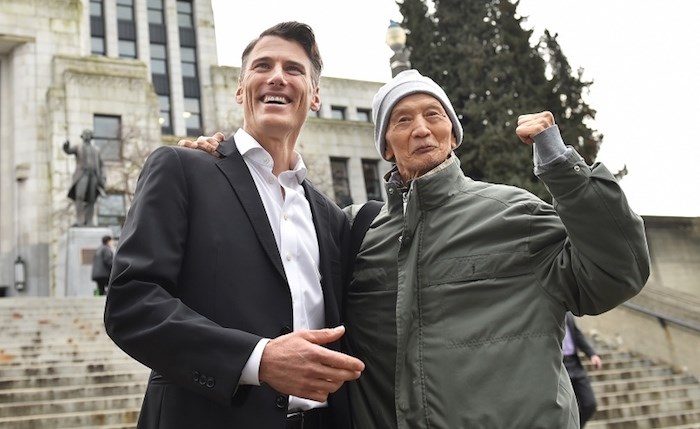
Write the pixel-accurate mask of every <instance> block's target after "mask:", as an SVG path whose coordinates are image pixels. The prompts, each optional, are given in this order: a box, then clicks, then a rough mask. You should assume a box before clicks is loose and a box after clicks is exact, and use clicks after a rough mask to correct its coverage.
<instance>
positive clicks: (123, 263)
mask: <svg viewBox="0 0 700 429" xmlns="http://www.w3.org/2000/svg"><path fill="white" fill-rule="evenodd" d="M182 162H183V161H182V160H181V159H180V155H179V154H178V152H177V151H176V150H174V149H173V148H169V147H163V148H159V149H157V150H156V151H154V152H153V153H152V154H151V155H150V156H149V157H148V159H147V161H146V163H145V165H144V167H143V170H142V172H141V174H140V176H139V180H138V184H137V187H136V192H135V196H134V200H133V202H132V206H131V208H130V210H129V213H128V215H127V219H126V221H125V223H124V227H123V229H122V234H121V237H120V243H119V247H118V249H117V251H116V253H115V257H114V264H113V269H112V276H111V280H110V285H109V292H108V296H107V302H106V306H105V314H104V321H105V327H106V330H107V333H108V334H109V336H110V337H111V338H112V339H113V340H114V342H115V343H116V344H117V345H118V346H119V347H121V348H122V349H123V350H124V351H125V352H126V353H128V354H129V355H131V356H132V357H133V358H135V359H136V360H138V361H139V362H141V363H143V364H144V365H146V366H148V367H150V368H152V369H153V370H155V371H156V372H157V373H159V374H160V375H162V376H163V377H164V378H165V379H167V380H168V382H173V383H177V384H179V385H182V386H184V387H186V388H188V389H191V390H193V391H195V392H197V393H199V394H202V395H206V396H209V397H211V398H212V399H214V400H217V401H219V402H221V403H226V404H229V403H230V401H231V397H232V395H233V393H234V392H235V390H236V388H237V385H238V380H239V377H240V373H241V370H242V368H243V366H244V365H245V362H246V360H247V359H248V356H249V355H250V353H251V351H252V350H253V348H254V347H255V344H256V343H257V342H258V340H259V339H260V337H258V336H256V335H252V334H250V333H247V332H243V331H240V330H236V329H228V328H224V327H222V326H220V325H218V324H217V323H214V322H213V321H212V320H210V319H208V318H206V317H204V316H202V315H201V314H199V313H198V312H196V311H194V310H193V309H192V308H190V307H189V306H187V305H185V303H183V301H182V300H181V299H179V298H178V294H179V293H180V292H181V291H180V290H179V288H180V287H181V285H180V283H179V282H180V272H181V269H182V266H183V264H185V263H186V262H187V261H186V260H185V250H186V245H187V237H188V236H187V233H188V228H190V227H191V225H189V220H188V210H189V208H190V207H189V204H188V201H189V195H188V193H189V192H190V191H189V189H188V183H187V179H186V175H185V174H184V173H183V168H182ZM185 162H194V161H189V160H188V161H185ZM207 287H208V285H201V289H202V293H204V289H205V288H207ZM202 381H204V382H202Z"/></svg>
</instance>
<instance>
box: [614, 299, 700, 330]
mask: <svg viewBox="0 0 700 429" xmlns="http://www.w3.org/2000/svg"><path fill="white" fill-rule="evenodd" d="M622 306H623V307H627V308H629V309H631V310H635V311H638V312H640V313H644V314H646V315H647V316H652V317H655V318H657V319H658V320H659V323H661V324H662V325H663V326H665V325H666V323H667V322H668V323H673V324H674V325H678V326H681V327H683V328H685V329H689V330H691V331H695V332H700V326H698V325H696V324H694V323H691V322H686V321H685V320H681V319H678V318H676V317H672V316H667V315H665V314H661V313H659V312H656V311H654V310H650V309H648V308H646V307H642V306H641V305H638V304H634V303H631V302H624V303H622Z"/></svg>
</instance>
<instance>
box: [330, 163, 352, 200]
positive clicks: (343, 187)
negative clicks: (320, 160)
mask: <svg viewBox="0 0 700 429" xmlns="http://www.w3.org/2000/svg"><path fill="white" fill-rule="evenodd" d="M331 175H332V176H333V193H334V194H335V203H336V204H338V206H340V207H346V206H349V205H350V204H352V197H351V196H350V178H349V176H348V160H347V158H331Z"/></svg>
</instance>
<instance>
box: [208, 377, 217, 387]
mask: <svg viewBox="0 0 700 429" xmlns="http://www.w3.org/2000/svg"><path fill="white" fill-rule="evenodd" d="M215 384H216V382H215V381H214V377H209V378H207V387H208V388H210V389H211V388H212V387H214V385H215Z"/></svg>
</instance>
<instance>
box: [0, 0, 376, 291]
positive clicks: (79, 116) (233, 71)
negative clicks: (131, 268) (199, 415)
mask: <svg viewBox="0 0 700 429" xmlns="http://www.w3.org/2000/svg"><path fill="white" fill-rule="evenodd" d="M213 23H214V19H213V13H212V8H211V3H210V1H209V0H3V1H2V12H1V13H0V29H1V30H0V294H2V295H8V296H14V295H20V296H21V295H24V296H60V295H63V294H65V293H66V290H67V288H66V285H65V271H66V270H65V268H64V267H63V264H65V259H66V258H65V256H64V257H62V255H64V253H65V251H66V249H65V237H66V235H67V233H68V231H69V229H70V227H71V224H72V222H73V214H72V208H73V207H72V204H71V203H72V202H71V201H70V200H69V199H68V198H67V196H66V193H67V190H68V184H69V183H70V176H71V174H72V172H73V169H74V164H75V160H74V158H73V157H72V156H69V155H66V154H65V153H63V151H62V150H61V145H62V144H63V142H64V141H66V140H70V141H71V142H72V143H74V144H75V143H77V142H79V140H80V137H79V136H80V135H81V132H82V130H84V129H91V130H93V132H94V135H95V139H94V140H93V142H94V144H95V145H97V146H98V147H99V148H100V151H101V154H102V158H103V159H104V161H105V166H106V171H107V188H108V189H107V195H106V197H104V198H100V200H98V207H97V213H96V222H97V225H99V226H101V227H109V228H110V229H111V230H112V231H113V232H114V234H115V235H116V236H117V238H118V235H119V231H120V225H121V223H122V222H123V220H124V217H125V215H126V212H127V210H128V208H129V204H130V201H131V197H132V195H133V190H134V187H135V182H136V179H137V177H138V173H139V171H140V168H141V166H142V165H143V161H144V159H145V158H146V156H147V155H148V154H149V153H150V151H152V150H153V149H154V148H155V147H156V146H158V145H161V144H176V142H177V141H178V140H179V139H180V138H183V137H185V136H191V137H196V136H198V135H200V134H207V135H208V134H211V133H213V132H215V131H223V132H224V133H225V134H229V133H231V132H233V131H235V130H236V129H237V128H238V127H239V126H240V125H241V124H242V110H241V109H240V106H238V105H237V104H236V103H235V101H234V94H235V90H236V85H237V77H238V73H239V69H238V68H236V67H221V66H218V65H217V56H216V38H215V33H214V24H213ZM381 85H382V83H381V82H366V81H354V80H347V79H336V78H326V77H322V82H321V100H322V107H321V111H320V112H319V113H318V115H314V116H313V117H311V118H309V121H308V122H307V125H306V126H305V128H304V130H303V132H302V135H301V137H300V146H299V148H298V149H299V150H300V152H301V153H302V154H303V155H304V160H305V161H306V163H307V165H308V166H309V170H310V178H311V180H312V181H313V182H314V183H316V185H318V187H319V188H321V189H322V190H323V191H324V192H325V193H326V194H327V195H328V196H329V197H331V198H332V199H335V200H336V202H337V203H338V204H339V205H341V206H344V205H346V204H349V203H351V202H362V201H365V200H366V199H368V198H378V199H382V198H383V197H384V191H383V186H382V185H381V175H382V174H383V173H384V172H385V171H387V170H388V167H389V164H387V163H386V162H384V161H383V160H381V159H380V158H379V156H378V154H377V153H376V150H375V148H374V144H373V138H372V124H371V122H370V103H371V100H372V96H373V94H374V93H375V92H376V90H377V89H378V88H379V87H380V86H381ZM97 244H98V243H96V244H95V246H97ZM83 259H84V260H81V262H80V263H81V264H83V265H85V264H89V263H91V260H90V258H89V252H88V253H87V254H86V255H85V256H84V257H83ZM18 270H19V271H21V272H20V273H18V272H17V271H18ZM20 277H23V279H21V280H23V281H22V282H21V284H18V283H17V281H18V278H20Z"/></svg>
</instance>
